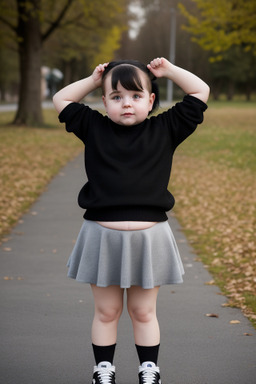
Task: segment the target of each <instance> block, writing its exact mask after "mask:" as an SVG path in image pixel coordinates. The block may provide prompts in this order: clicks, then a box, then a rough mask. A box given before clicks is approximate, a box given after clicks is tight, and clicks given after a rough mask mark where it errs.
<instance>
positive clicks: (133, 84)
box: [111, 64, 143, 91]
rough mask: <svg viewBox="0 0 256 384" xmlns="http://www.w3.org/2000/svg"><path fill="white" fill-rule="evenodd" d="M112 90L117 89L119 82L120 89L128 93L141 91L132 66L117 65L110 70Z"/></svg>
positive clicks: (141, 88) (135, 71)
mask: <svg viewBox="0 0 256 384" xmlns="http://www.w3.org/2000/svg"><path fill="white" fill-rule="evenodd" d="M111 80H112V88H113V89H114V90H116V89H117V84H118V82H120V84H121V85H122V87H124V88H125V89H127V90H128V91H143V86H142V83H141V79H140V76H139V74H138V71H137V69H136V68H135V67H133V66H132V65H127V64H122V65H118V66H117V67H115V68H114V69H113V70H112V79H111Z"/></svg>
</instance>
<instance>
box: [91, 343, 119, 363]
mask: <svg viewBox="0 0 256 384" xmlns="http://www.w3.org/2000/svg"><path fill="white" fill-rule="evenodd" d="M92 347H93V353H94V358H95V362H96V365H98V364H99V363H101V362H102V361H108V362H110V363H111V364H113V360H114V354H115V348H116V344H113V345H106V346H100V345H95V344H92Z"/></svg>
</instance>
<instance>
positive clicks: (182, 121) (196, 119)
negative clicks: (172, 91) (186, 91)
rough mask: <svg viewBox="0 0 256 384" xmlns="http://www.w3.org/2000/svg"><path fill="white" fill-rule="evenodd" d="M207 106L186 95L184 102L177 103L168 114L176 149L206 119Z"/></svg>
mask: <svg viewBox="0 0 256 384" xmlns="http://www.w3.org/2000/svg"><path fill="white" fill-rule="evenodd" d="M206 109H207V105H206V104H205V103H204V102H203V101H201V100H199V99H197V98H196V97H194V96H191V95H186V96H185V97H184V99H183V101H182V102H179V103H177V104H176V105H175V106H174V107H172V108H171V109H170V110H169V111H168V112H167V113H168V116H169V120H170V121H169V129H170V134H171V139H172V143H173V145H174V148H176V147H177V146H178V145H179V144H180V143H182V142H183V141H184V140H185V139H186V138H187V137H188V136H189V135H191V134H192V133H193V132H194V131H195V129H196V127H197V125H198V124H201V123H202V122H203V119H204V111H205V110H206Z"/></svg>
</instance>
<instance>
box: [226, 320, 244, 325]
mask: <svg viewBox="0 0 256 384" xmlns="http://www.w3.org/2000/svg"><path fill="white" fill-rule="evenodd" d="M240 323H241V321H239V320H231V321H230V322H229V324H240Z"/></svg>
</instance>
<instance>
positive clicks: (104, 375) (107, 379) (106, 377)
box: [98, 368, 114, 384]
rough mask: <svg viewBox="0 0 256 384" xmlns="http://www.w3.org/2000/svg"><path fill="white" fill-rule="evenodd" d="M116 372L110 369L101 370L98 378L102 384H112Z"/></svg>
mask: <svg viewBox="0 0 256 384" xmlns="http://www.w3.org/2000/svg"><path fill="white" fill-rule="evenodd" d="M113 376H114V372H112V371H111V370H109V369H105V368H101V369H100V370H99V371H98V378H99V382H100V383H101V384H111V383H112V382H113V381H112V379H113Z"/></svg>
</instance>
